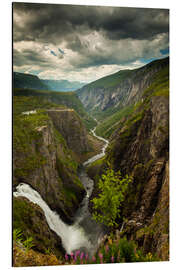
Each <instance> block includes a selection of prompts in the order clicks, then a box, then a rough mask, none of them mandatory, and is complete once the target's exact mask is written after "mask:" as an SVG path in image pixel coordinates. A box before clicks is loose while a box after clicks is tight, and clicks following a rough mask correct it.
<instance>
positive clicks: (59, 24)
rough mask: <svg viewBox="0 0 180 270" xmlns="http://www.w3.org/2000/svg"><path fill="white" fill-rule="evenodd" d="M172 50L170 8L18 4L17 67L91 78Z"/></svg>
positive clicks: (83, 79)
mask: <svg viewBox="0 0 180 270" xmlns="http://www.w3.org/2000/svg"><path fill="white" fill-rule="evenodd" d="M168 55H169V10H167V9H148V8H125V7H103V6H98V7H96V6H78V5H74V6H73V5H60V4H58V5H57V4H32V3H14V4H13V70H14V71H16V72H23V73H30V74H35V75H38V77H39V78H40V79H55V80H69V81H80V82H85V83H88V82H92V81H94V80H97V79H99V78H101V77H103V76H106V75H109V74H112V73H115V72H117V71H119V70H122V69H134V68H138V67H141V66H143V65H145V64H147V63H149V62H150V61H152V60H154V59H159V58H163V57H166V56H168Z"/></svg>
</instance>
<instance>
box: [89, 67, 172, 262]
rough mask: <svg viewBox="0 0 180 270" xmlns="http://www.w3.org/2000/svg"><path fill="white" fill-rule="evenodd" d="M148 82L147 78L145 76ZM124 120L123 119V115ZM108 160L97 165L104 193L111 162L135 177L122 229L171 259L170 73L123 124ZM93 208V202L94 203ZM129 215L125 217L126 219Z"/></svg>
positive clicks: (161, 74)
mask: <svg viewBox="0 0 180 270" xmlns="http://www.w3.org/2000/svg"><path fill="white" fill-rule="evenodd" d="M142 80H143V78H142ZM117 116H118V115H117ZM109 140H110V143H109V147H108V148H107V152H106V157H105V159H104V160H102V161H101V162H96V163H94V164H92V165H91V166H90V167H89V169H88V173H89V175H90V176H91V177H92V178H93V179H94V180H95V189H94V191H93V194H92V197H95V196H97V195H98V193H99V192H100V191H99V190H98V185H97V182H98V179H99V175H100V174H102V172H103V170H104V169H105V168H106V166H107V164H111V166H112V168H113V169H114V170H115V171H119V170H120V171H121V173H122V175H126V174H128V175H131V176H133V182H132V183H131V184H130V186H129V189H128V191H127V193H126V197H125V200H124V203H123V205H122V207H121V209H120V210H121V219H119V220H118V223H119V224H120V226H119V230H121V234H123V235H126V236H127V237H128V239H133V240H135V241H136V242H137V244H138V246H139V247H141V248H143V250H144V252H145V253H148V252H151V253H155V254H156V255H157V256H158V257H159V258H160V259H161V260H168V258H169V170H168V168H169V165H168V164H169V70H168V66H165V67H164V68H160V69H159V71H158V72H156V75H155V76H154V77H153V80H152V81H151V84H150V85H149V87H147V88H146V89H145V90H144V92H143V93H141V96H140V98H139V100H138V102H137V103H135V104H134V106H133V107H132V108H131V112H130V113H129V114H127V115H126V117H121V120H120V121H119V120H117V125H116V130H115V131H114V132H113V133H112V135H111V136H110V138H109ZM90 208H91V209H92V204H90ZM122 217H123V219H122Z"/></svg>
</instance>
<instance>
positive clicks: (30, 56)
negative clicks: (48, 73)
mask: <svg viewBox="0 0 180 270" xmlns="http://www.w3.org/2000/svg"><path fill="white" fill-rule="evenodd" d="M13 62H14V63H15V64H16V66H19V67H20V66H23V65H33V64H34V63H38V65H39V66H42V67H49V66H50V64H49V63H47V61H46V60H45V59H44V58H43V57H41V56H40V55H39V54H38V53H37V52H34V51H33V50H24V51H23V54H22V53H20V52H19V51H18V50H16V49H14V50H13Z"/></svg>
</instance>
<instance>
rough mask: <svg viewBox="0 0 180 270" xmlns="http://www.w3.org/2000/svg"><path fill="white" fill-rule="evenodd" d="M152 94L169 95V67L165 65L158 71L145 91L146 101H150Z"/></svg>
mask: <svg viewBox="0 0 180 270" xmlns="http://www.w3.org/2000/svg"><path fill="white" fill-rule="evenodd" d="M152 96H164V97H166V98H168V97H169V67H165V68H164V69H162V70H160V71H159V72H157V74H156V75H155V76H154V80H153V82H152V84H151V85H150V86H149V87H148V88H147V89H146V90H145V91H144V93H143V97H144V98H145V99H146V102H148V101H149V100H150V98H151V97H152Z"/></svg>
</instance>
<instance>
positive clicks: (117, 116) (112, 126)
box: [96, 106, 133, 138]
mask: <svg viewBox="0 0 180 270" xmlns="http://www.w3.org/2000/svg"><path fill="white" fill-rule="evenodd" d="M132 112H133V106H128V107H125V108H123V109H122V110H120V111H118V112H116V113H114V114H113V115H111V116H110V117H108V118H107V119H105V121H103V122H101V123H100V124H99V125H98V127H97V128H96V134H97V135H99V136H103V137H105V138H109V137H110V135H111V134H112V133H113V132H114V131H115V130H116V128H117V127H119V125H120V124H121V121H122V122H124V121H125V119H126V118H127V117H128V116H129V115H131V113H132Z"/></svg>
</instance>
